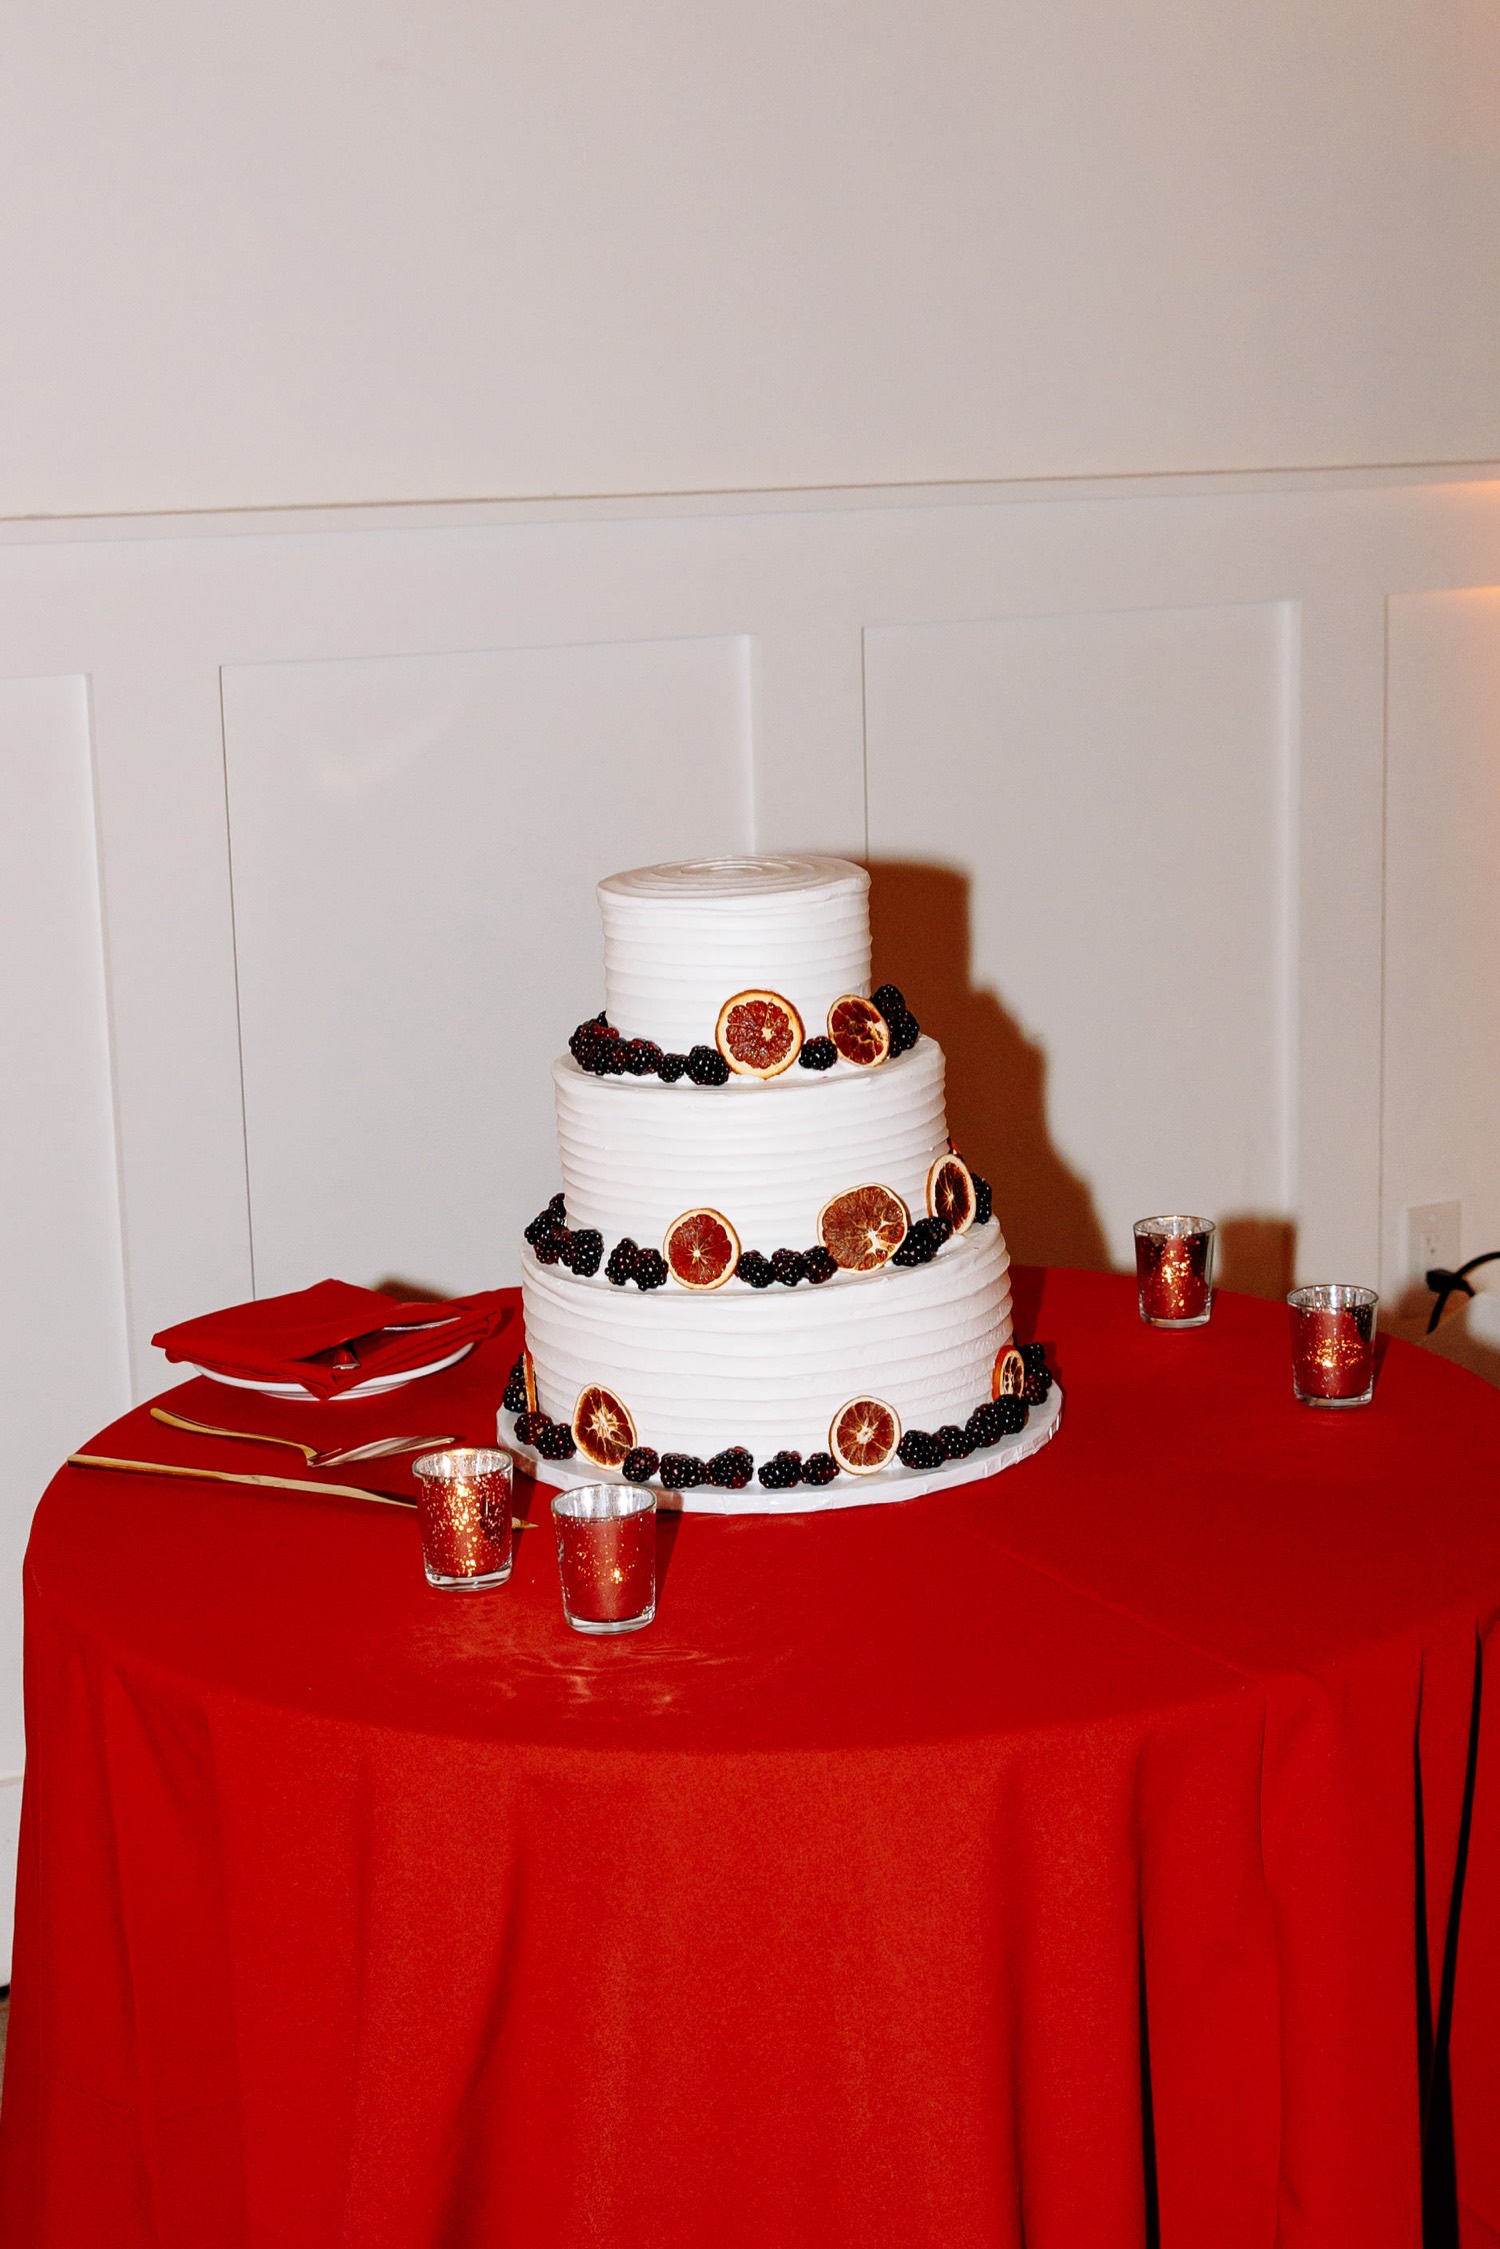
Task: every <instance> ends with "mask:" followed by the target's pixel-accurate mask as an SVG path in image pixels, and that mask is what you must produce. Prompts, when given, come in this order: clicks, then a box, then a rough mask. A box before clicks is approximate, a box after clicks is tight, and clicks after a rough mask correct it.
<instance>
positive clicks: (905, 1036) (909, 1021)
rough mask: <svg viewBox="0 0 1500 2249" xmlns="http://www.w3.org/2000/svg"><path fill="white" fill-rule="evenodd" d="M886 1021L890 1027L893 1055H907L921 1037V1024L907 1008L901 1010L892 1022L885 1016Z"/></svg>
mask: <svg viewBox="0 0 1500 2249" xmlns="http://www.w3.org/2000/svg"><path fill="white" fill-rule="evenodd" d="M886 1021H887V1023H888V1024H889V1025H890V1033H891V1053H892V1054H893V1055H896V1054H905V1053H907V1052H908V1051H909V1050H910V1048H912V1047H914V1046H915V1045H916V1043H917V1041H918V1039H919V1038H920V1037H921V1036H922V1026H921V1024H920V1023H919V1022H918V1021H917V1019H916V1017H915V1016H914V1015H913V1014H912V1013H911V1012H910V1010H909V1009H907V1008H903V1009H902V1010H901V1012H900V1014H899V1015H897V1016H896V1017H895V1018H894V1020H893V1019H892V1018H891V1017H889V1016H887V1018H886Z"/></svg>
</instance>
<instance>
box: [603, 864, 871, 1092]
mask: <svg viewBox="0 0 1500 2249" xmlns="http://www.w3.org/2000/svg"><path fill="white" fill-rule="evenodd" d="M869 888H870V878H869V876H868V875H867V874H866V873H865V870H864V868H863V867H856V866H855V865H854V864H853V862H852V861H851V860H848V859H821V858H759V859H750V858H745V859H684V860H679V861H677V862H676V863H675V864H673V865H669V866H662V867H635V868H632V869H631V871H630V872H629V873H627V874H620V875H610V876H609V877H608V878H607V879H606V880H605V881H604V882H601V883H600V885H599V911H600V913H601V915H602V916H603V920H604V1006H605V1013H606V1014H607V1015H608V1017H609V1020H610V1022H611V1023H612V1024H613V1025H614V1026H615V1028H616V1030H618V1031H619V1032H620V1033H621V1035H622V1037H625V1038H632V1039H655V1040H656V1042H657V1044H658V1045H660V1046H662V1047H665V1048H666V1049H667V1051H668V1052H669V1053H679V1054H685V1053H686V1052H687V1051H688V1049H689V1048H690V1047H693V1046H699V1045H708V1046H711V1045H712V1044H713V1037H714V1025H715V1024H716V1023H717V1021H718V1018H719V1010H720V1008H721V1007H722V1006H723V1004H724V1002H725V1001H726V1000H727V999H729V998H731V997H732V996H733V995H734V993H736V992H744V991H770V992H779V993H780V994H781V996H782V998H783V999H788V1000H790V1001H791V1003H792V1005H793V1006H794V1007H795V1008H796V1010H797V1012H798V1013H799V1015H800V1016H801V1017H802V1020H803V1023H804V1025H805V1027H806V1029H807V1032H808V1035H809V1037H812V1036H815V1035H816V1034H817V1033H818V1032H820V1031H821V1030H822V1028H823V1023H824V1019H825V1018H826V1016H827V1013H828V1009H829V1007H830V1005H831V1004H832V1002H833V1001H834V1000H836V999H837V998H838V997H839V995H840V993H842V992H867V991H868V990H869V987H870V911H869Z"/></svg>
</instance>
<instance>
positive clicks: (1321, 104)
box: [0, 0, 1500, 514]
mask: <svg viewBox="0 0 1500 2249" xmlns="http://www.w3.org/2000/svg"><path fill="white" fill-rule="evenodd" d="M0 214H3V217H4V243H5V250H4V257H5V291H4V308H5V309H4V337H3V341H0V432H3V437H0V514H18V513H34V512H38V513H55V512H74V513H77V512H83V513H88V512H99V511H113V510H122V509H125V510H128V509H154V508H200V507H222V506H230V505H238V506H261V505H267V504H274V503H282V502H301V501H349V502H363V501H370V500H388V499H412V498H423V499H443V498H453V499H461V498H468V497H475V496H481V495H483V496H490V495H512V494H518V493H522V494H550V493H575V494H577V493H619V492H663V491H684V490H710V491H711V490H723V489H730V488H734V489H740V488H759V487H767V486H790V485H823V484H861V483H872V482H873V483H890V482H897V481H910V480H922V479H945V478H955V479H969V478H976V477H979V478H994V477H1015V476H1038V475H1040V476H1054V475H1080V474H1095V473H1106V474H1110V473H1140V472H1146V471H1163V470H1179V469H1231V468H1269V467H1277V468H1280V467H1288V466H1305V465H1310V464H1326V465H1345V464H1349V463H1355V462H1412V461H1421V462H1434V461H1453V460H1461V461H1462V460H1478V459H1493V458H1495V457H1496V456H1497V454H1500V423H1497V416H1500V379H1497V378H1500V260H1497V258H1496V257H1495V255H1494V246H1495V240H1496V225H1497V218H1500V16H1497V13H1496V10H1495V8H1494V6H1493V4H1492V0H1359V4H1358V5H1355V4H1354V0H1216V4H1214V5H1209V4H1208V0H1137V4H1136V5H1133V6H1130V7H1119V6H1108V5H1103V4H1101V0H1051V4H1050V5H1048V6H1045V7H1042V6H1031V7H1025V6H1022V5H1019V4H1016V0H1010V4H1007V5H1004V6H1000V5H995V4H988V5H979V4H977V0H862V4H860V5H855V4H853V0H813V4H809V0H761V4H760V5H758V6H754V7H747V6H745V5H743V4H741V0H651V4H650V5H649V6H648V5H644V4H641V0H636V4H633V5H632V4H630V0H508V4H507V5H505V6H503V7H502V6H497V5H492V4H483V0H445V4H440V5H435V6H428V7H413V6H411V5H410V4H409V0H359V4H357V5H356V4H355V0H318V4H317V5H316V6H311V7H310V6H308V5H307V4H306V0H257V4H256V5H255V6H251V5H249V4H248V0H218V4H217V5H214V6H211V7H205V6H202V5H194V4H192V0H140V4H139V5H136V6H133V7H129V8H125V7H121V6H120V5H118V4H117V0H113V4H111V0H75V4H74V5H71V6H66V7H59V6H56V5H50V4H48V0H12V4H11V5H10V6H8V7H7V8H5V9H4V10H0Z"/></svg>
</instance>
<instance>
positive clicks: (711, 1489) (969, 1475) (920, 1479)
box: [497, 1382, 1063, 1515]
mask: <svg viewBox="0 0 1500 2249" xmlns="http://www.w3.org/2000/svg"><path fill="white" fill-rule="evenodd" d="M1062 1402H1063V1394H1062V1392H1061V1390H1060V1389H1059V1388H1058V1386H1057V1384H1056V1383H1055V1382H1054V1383H1053V1385H1052V1389H1051V1391H1050V1392H1049V1394H1048V1396H1047V1397H1046V1398H1045V1399H1044V1400H1043V1402H1042V1403H1041V1405H1039V1406H1033V1407H1032V1409H1031V1416H1030V1419H1029V1420H1028V1421H1027V1424H1026V1427H1025V1428H1024V1429H1023V1430H1022V1431H1021V1432H1020V1434H1019V1435H1018V1436H1015V1437H1002V1438H1001V1439H1000V1442H999V1444H998V1445H990V1446H987V1447H986V1449H985V1450H984V1451H983V1452H975V1453H970V1455H969V1457H968V1459H967V1460H948V1461H944V1463H943V1465H942V1467H941V1468H903V1467H902V1465H901V1463H900V1462H899V1461H897V1462H895V1463H894V1464H893V1466H891V1467H890V1468H882V1469H880V1470H879V1471H878V1472H877V1473H876V1474H875V1475H873V1476H848V1475H841V1476H837V1477H835V1478H834V1481H833V1482H832V1483H831V1484H824V1485H823V1487H822V1489H821V1490H818V1489H816V1488H815V1487H814V1486H812V1485H811V1484H798V1485H796V1486H795V1488H794V1489H793V1490H791V1491H789V1492H770V1491H767V1490H766V1487H765V1485H764V1484H762V1483H760V1482H759V1481H758V1480H757V1479H755V1478H754V1477H752V1478H751V1480H750V1482H749V1483H748V1484H747V1485H746V1486H745V1488H744V1490H743V1491H739V1492H726V1491H720V1490H719V1489H718V1487H717V1486H716V1485H714V1484H701V1485H700V1486H699V1487H698V1489H697V1490H696V1491H691V1492H664V1491H657V1493H656V1503H657V1505H658V1506H659V1507H680V1508H681V1509H682V1510H683V1512H684V1513H685V1514H688V1515H822V1514H825V1513H827V1512H828V1511H829V1510H830V1509H831V1508H835V1507H875V1506H878V1505H879V1504H880V1502H881V1501H882V1500H892V1499H917V1498H919V1497H920V1496H921V1494H922V1493H923V1492H940V1491H946V1490H947V1489H948V1488H949V1486H950V1485H953V1484H975V1483H978V1481H979V1479H980V1478H981V1477H982V1476H998V1475H999V1474H1000V1473H1001V1471H1002V1469H1006V1468H1014V1467H1016V1465H1017V1464H1018V1463H1019V1462H1020V1461H1023V1460H1030V1458H1031V1456H1032V1454H1033V1453H1038V1452H1040V1451H1041V1449H1042V1447H1043V1445H1045V1444H1046V1443H1047V1442H1048V1440H1049V1439H1050V1438H1052V1437H1054V1436H1055V1435H1056V1434H1057V1425H1058V1423H1059V1421H1060V1420H1061V1419H1062ZM497 1426H498V1434H499V1438H500V1442H501V1444H502V1445H504V1446H505V1448H506V1449H507V1451H509V1452H513V1453H514V1454H515V1456H516V1458H517V1459H518V1460H520V1461H522V1462H523V1463H524V1464H525V1466H526V1469H527V1471H528V1473H529V1474H531V1475H533V1476H535V1477H536V1479H537V1481H538V1482H539V1483H543V1484H552V1485H555V1486H556V1488H557V1489H558V1490H559V1491H570V1490H572V1489H574V1488H575V1487H576V1486H577V1485H579V1484H623V1483H624V1481H625V1479H624V1477H623V1476H621V1475H620V1474H619V1473H618V1471H617V1470H614V1469H610V1468H595V1467H594V1465H593V1463H592V1462H591V1461H587V1460H579V1459H577V1458H576V1457H575V1458H574V1459H572V1460H543V1459H542V1457H541V1455H540V1454H539V1453H538V1452H537V1451H536V1450H535V1448H534V1447H533V1446H531V1445H522V1444H518V1443H517V1441H516V1433H515V1427H516V1417H515V1415H514V1414H513V1413H506V1412H505V1410H504V1409H503V1407H502V1409H501V1411H500V1414H499V1416H498V1417H497ZM638 1488H650V1489H654V1488H655V1487H638Z"/></svg>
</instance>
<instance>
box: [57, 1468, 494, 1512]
mask: <svg viewBox="0 0 1500 2249" xmlns="http://www.w3.org/2000/svg"><path fill="white" fill-rule="evenodd" d="M68 1466H69V1467H70V1468H118V1469H121V1470H123V1471H124V1472H125V1473H126V1474H128V1475H134V1476H186V1477H187V1478H188V1479H189V1480H190V1481H191V1482H193V1483H195V1484H256V1485H262V1486H265V1487H267V1488H268V1489H270V1490H271V1491H279V1492H320V1493H324V1494H327V1493H329V1492H331V1493H332V1494H333V1496H334V1498H335V1499H373V1500H375V1501H377V1502H378V1503H379V1505H380V1506H382V1507H409V1508H412V1509H415V1507H416V1504H417V1502H416V1499H415V1497H413V1498H411V1499H398V1498H396V1496H395V1494H394V1493H392V1492H372V1491H366V1490H365V1488H364V1486H363V1485H362V1484H314V1483H304V1482H302V1480H301V1479H300V1478H299V1477H296V1476H249V1475H237V1474H235V1472H234V1471H233V1470H231V1469H228V1468H177V1467H173V1466H169V1464H168V1463H167V1462H166V1461H164V1460H112V1459H110V1457H109V1455H108V1454H107V1453H99V1452H70V1453H69V1455H68ZM511 1528H512V1529H513V1530H518V1531H524V1530H529V1529H530V1528H531V1526H530V1524H529V1523H524V1522H522V1520H521V1518H520V1517H519V1516H518V1515H513V1516H512V1517H511Z"/></svg>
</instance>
